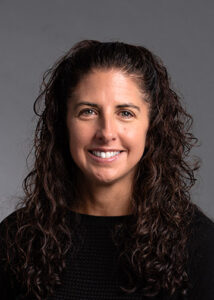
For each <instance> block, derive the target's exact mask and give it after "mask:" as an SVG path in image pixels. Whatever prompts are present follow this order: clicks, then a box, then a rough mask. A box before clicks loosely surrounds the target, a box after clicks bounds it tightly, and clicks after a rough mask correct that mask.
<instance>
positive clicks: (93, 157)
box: [88, 151, 124, 163]
mask: <svg viewBox="0 0 214 300" xmlns="http://www.w3.org/2000/svg"><path fill="white" fill-rule="evenodd" d="M123 152H124V151H122V152H120V153H118V154H117V155H115V156H113V157H109V158H102V157H99V156H95V155H94V154H92V153H91V152H89V151H88V154H89V156H90V157H91V158H92V159H93V160H94V161H96V162H99V163H110V162H112V161H115V160H117V159H118V158H119V157H120V156H121V154H122V153H123Z"/></svg>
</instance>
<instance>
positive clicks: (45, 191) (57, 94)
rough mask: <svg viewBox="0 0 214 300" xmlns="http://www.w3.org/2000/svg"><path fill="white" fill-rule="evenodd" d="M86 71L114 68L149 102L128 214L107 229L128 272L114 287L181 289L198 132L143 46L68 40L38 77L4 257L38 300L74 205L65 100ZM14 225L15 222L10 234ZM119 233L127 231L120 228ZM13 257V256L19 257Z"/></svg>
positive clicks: (63, 245)
mask: <svg viewBox="0 0 214 300" xmlns="http://www.w3.org/2000/svg"><path fill="white" fill-rule="evenodd" d="M94 69H106V70H108V69H116V70H120V71H121V72H123V73H124V74H125V75H127V76H131V78H132V79H133V80H135V81H136V84H137V85H138V87H139V89H140V90H142V91H143V92H144V93H146V95H147V97H146V101H147V102H148V103H149V109H150V113H149V129H148V132H147V138H146V145H145V151H144V153H143V155H142V157H141V160H140V162H139V166H138V170H137V175H136V177H135V179H134V185H133V186H134V188H133V195H132V202H133V203H132V204H133V217H134V222H133V223H132V224H130V228H129V230H128V231H124V230H121V228H119V225H118V228H117V229H116V231H115V233H116V234H115V244H118V246H119V248H120V256H119V262H120V267H121V268H122V269H123V271H124V272H123V274H126V275H127V278H126V279H127V281H126V286H122V285H121V289H122V290H123V291H125V292H126V293H132V292H134V291H135V290H136V289H137V285H138V284H139V285H140V284H141V285H142V282H143V283H144V284H143V286H144V288H143V292H144V295H146V296H153V295H157V294H158V293H159V292H160V291H161V289H164V290H166V291H168V293H169V294H170V295H172V294H174V292H175V291H176V290H177V289H178V288H179V289H181V291H182V294H184V295H185V294H187V292H188V288H189V287H190V286H191V284H190V283H189V281H188V279H189V278H188V273H187V270H186V264H187V261H188V251H187V243H188V239H189V237H190V234H191V226H190V225H191V221H192V219H193V216H194V213H195V210H196V209H198V207H197V205H196V204H193V203H192V202H191V196H190V189H191V187H192V186H193V185H194V184H195V182H196V177H195V171H197V170H198V169H199V168H200V166H199V165H200V159H199V158H198V157H197V156H195V157H194V158H195V159H194V160H192V159H191V160H190V159H188V158H189V152H190V150H191V149H192V147H193V146H196V144H197V142H198V139H197V138H196V137H195V136H194V135H193V134H192V133H191V132H190V131H191V126H192V123H193V118H192V116H191V115H190V114H188V113H187V112H186V110H185V109H184V105H182V104H181V97H180V96H178V93H176V92H175V91H174V90H173V89H172V87H171V81H170V78H169V75H168V73H167V70H166V67H165V66H164V64H163V63H162V61H161V59H160V58H159V57H158V56H156V55H154V54H153V53H151V52H150V51H149V50H148V49H146V48H145V47H142V46H138V45H130V44H127V43H123V42H119V41H114V42H100V41H96V40H83V41H80V42H78V43H76V44H75V45H74V46H73V47H72V48H71V49H70V50H69V51H68V52H67V53H66V54H65V55H64V56H63V57H62V58H60V59H59V60H58V61H57V62H56V63H55V64H54V65H53V67H51V68H50V69H49V70H48V71H46V72H45V74H44V76H43V82H42V84H41V91H40V94H39V96H38V97H37V99H36V100H35V103H34V112H35V114H36V115H37V117H38V123H37V126H36V130H35V137H34V140H33V146H32V149H31V151H30V153H32V151H33V150H34V152H33V153H34V163H33V167H32V169H31V171H30V172H29V174H28V175H27V176H26V177H25V179H24V180H23V190H24V196H23V198H22V199H21V201H20V202H19V203H18V205H17V207H16V208H18V207H19V208H20V207H21V209H17V211H16V216H17V218H16V224H10V227H8V230H7V261H8V265H9V266H10V270H11V271H12V272H13V273H14V275H15V276H16V277H17V280H19V282H21V283H22V285H23V289H24V290H25V292H26V294H27V295H32V297H34V298H35V299H39V300H41V299H42V300H44V299H46V298H47V297H48V296H49V295H51V294H53V293H54V289H55V287H56V286H57V285H60V284H62V282H61V276H60V275H61V274H62V271H63V270H64V269H65V268H66V253H67V252H68V250H69V248H70V247H71V246H72V234H71V233H72V228H70V227H69V225H68V211H69V208H70V207H71V204H74V205H75V204H76V203H78V187H77V185H76V180H75V178H76V176H75V173H76V171H77V166H76V165H75V163H74V161H73V159H72V157H71V155H70V152H69V141H68V132H67V129H66V121H65V118H66V105H67V99H68V97H70V95H72V93H73V91H74V90H75V88H76V86H77V84H78V83H79V82H80V80H81V79H82V78H83V76H85V75H87V74H88V73H90V72H91V71H92V70H94ZM12 226H16V230H15V236H14V234H12V232H13V230H12ZM123 232H126V233H127V232H128V234H126V235H125V237H124V236H123ZM17 258H18V259H17Z"/></svg>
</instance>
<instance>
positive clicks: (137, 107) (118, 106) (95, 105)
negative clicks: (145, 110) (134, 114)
mask: <svg viewBox="0 0 214 300" xmlns="http://www.w3.org/2000/svg"><path fill="white" fill-rule="evenodd" d="M81 105H88V106H91V107H96V108H100V105H98V104H96V103H91V102H79V103H77V104H76V105H75V107H74V109H77V107H79V106H81ZM116 107H117V108H123V107H132V108H135V109H137V110H138V111H140V107H139V106H136V105H134V104H132V103H124V104H118V105H116Z"/></svg>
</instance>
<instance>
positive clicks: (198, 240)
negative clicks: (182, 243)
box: [189, 209, 214, 300]
mask: <svg viewBox="0 0 214 300" xmlns="http://www.w3.org/2000/svg"><path fill="white" fill-rule="evenodd" d="M189 275H190V278H191V281H192V284H193V294H194V296H193V297H194V298H193V299H199V300H202V299H206V300H211V299H213V298H212V297H213V295H214V221H213V220H212V219H211V218H210V217H208V216H207V215H206V214H205V213H204V212H203V211H202V210H201V209H197V210H196V212H195V215H194V218H193V222H192V233H191V237H190V239H189Z"/></svg>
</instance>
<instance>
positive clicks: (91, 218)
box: [70, 210, 133, 224]
mask: <svg viewBox="0 0 214 300" xmlns="http://www.w3.org/2000/svg"><path fill="white" fill-rule="evenodd" d="M70 215H71V217H76V218H77V219H81V221H83V222H85V223H95V224H115V223H118V222H119V223H120V222H126V221H129V220H131V219H132V218H133V215H132V214H129V215H120V216H97V215H89V214H84V213H79V212H76V211H73V210H70Z"/></svg>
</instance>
